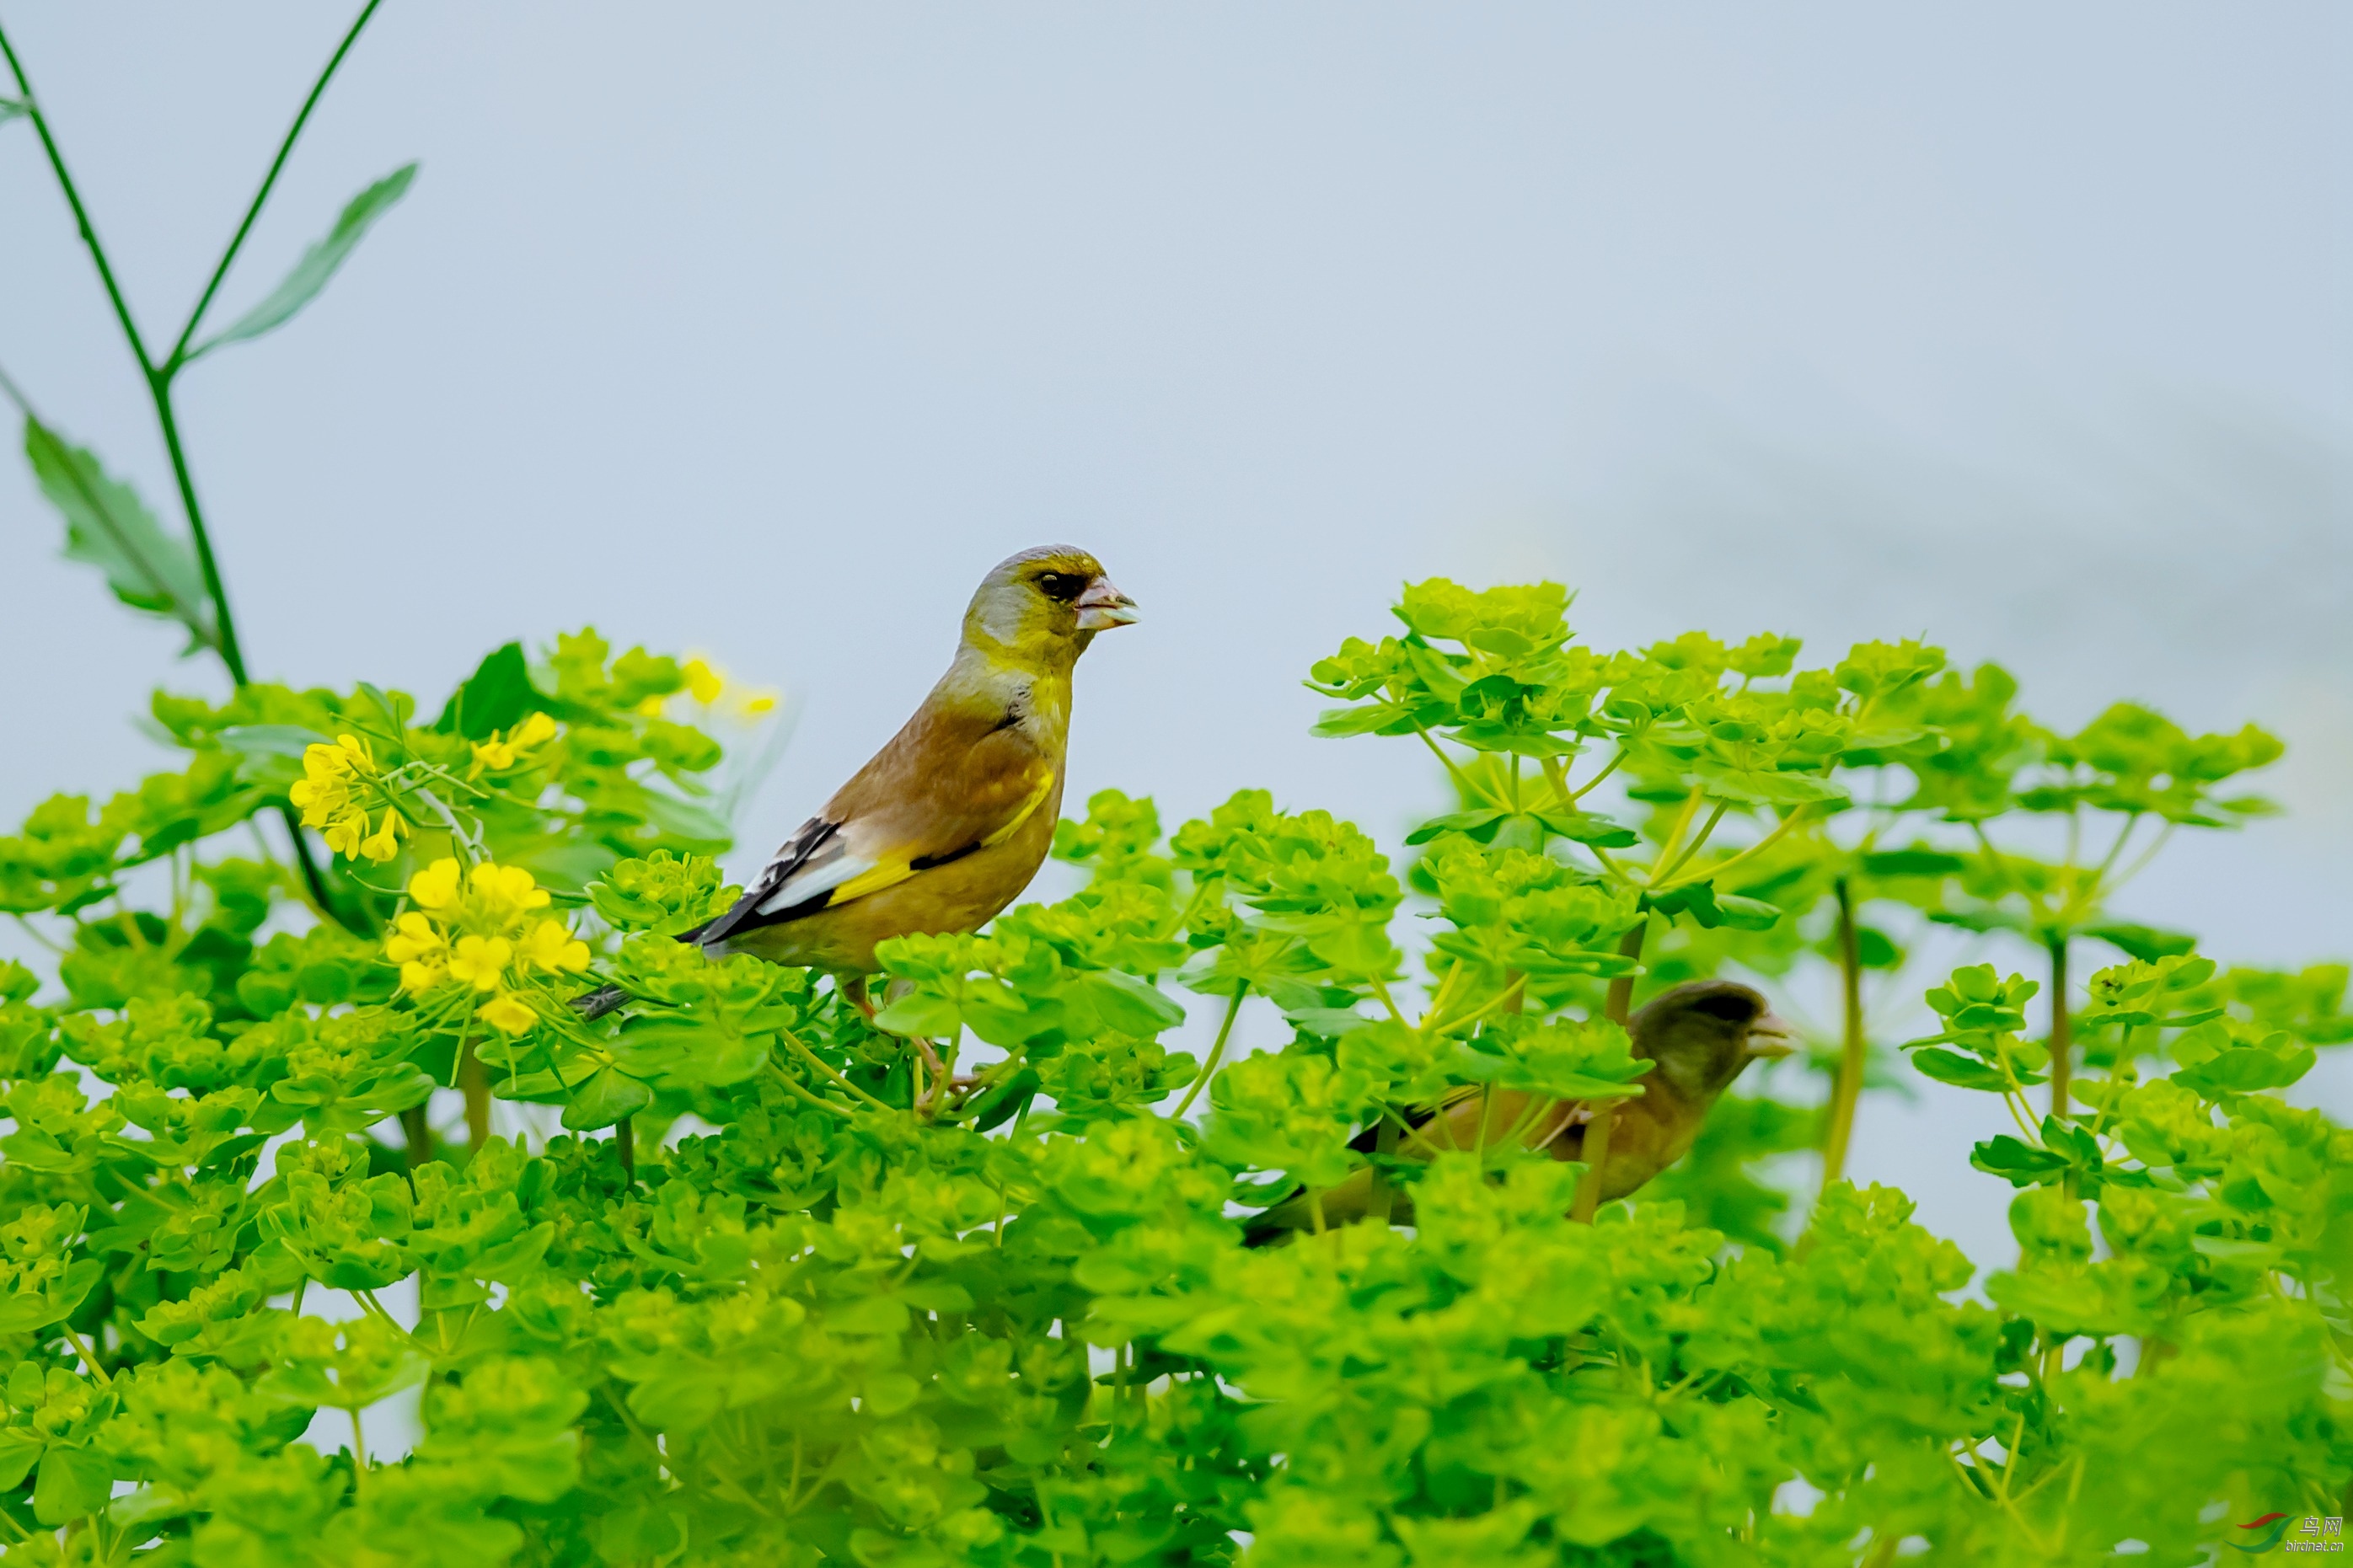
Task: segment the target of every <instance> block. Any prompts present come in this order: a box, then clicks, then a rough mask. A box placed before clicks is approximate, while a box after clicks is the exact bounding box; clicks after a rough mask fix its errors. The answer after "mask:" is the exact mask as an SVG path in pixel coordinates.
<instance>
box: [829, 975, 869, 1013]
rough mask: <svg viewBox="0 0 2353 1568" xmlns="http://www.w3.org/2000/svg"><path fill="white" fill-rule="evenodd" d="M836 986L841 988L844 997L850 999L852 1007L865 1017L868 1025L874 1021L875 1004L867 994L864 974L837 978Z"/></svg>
mask: <svg viewBox="0 0 2353 1568" xmlns="http://www.w3.org/2000/svg"><path fill="white" fill-rule="evenodd" d="M835 984H836V985H838V986H839V988H840V991H841V994H843V995H844V996H847V997H849V1001H850V1005H852V1006H854V1007H856V1008H857V1009H858V1010H859V1012H860V1013H861V1014H863V1015H865V1017H866V1021H867V1022H868V1023H870V1024H871V1023H872V1022H873V1021H874V1004H873V1003H872V1002H871V1000H869V999H868V997H867V994H866V976H864V975H863V974H849V975H840V976H837V977H836V979H835Z"/></svg>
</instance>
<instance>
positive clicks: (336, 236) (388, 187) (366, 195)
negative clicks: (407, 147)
mask: <svg viewBox="0 0 2353 1568" xmlns="http://www.w3.org/2000/svg"><path fill="white" fill-rule="evenodd" d="M416 178H417V165H416V164H414V163H405V164H403V165H401V166H400V167H399V168H397V169H395V170H394V171H393V172H392V173H391V174H386V175H385V177H384V178H383V179H381V180H378V181H377V182H376V183H375V184H372V185H370V186H369V187H368V188H367V189H366V190H364V191H362V192H361V193H360V194H359V195H356V196H353V198H352V199H351V202H350V203H349V205H346V206H345V207H344V208H343V215H342V216H340V217H338V218H336V219H335V226H334V227H332V228H331V229H329V230H328V231H327V237H325V238H324V239H322V240H320V241H318V242H317V243H315V244H313V245H312V246H311V247H310V248H309V249H308V250H305V251H304V252H303V253H302V259H301V260H300V261H297V262H296V263H295V264H294V269H293V270H292V271H290V272H289V273H287V274H286V276H285V277H284V278H283V279H280V282H279V285H278V287H277V288H275V289H271V290H270V291H269V293H268V294H267V295H265V296H263V298H262V300H261V302H260V303H259V304H257V305H255V306H254V307H253V308H252V309H251V310H248V311H246V313H245V314H244V315H242V316H239V317H238V318H237V320H236V321H233V322H231V323H230V324H229V325H228V326H227V328H226V329H224V330H223V331H218V332H216V333H214V334H213V335H212V336H211V337H209V338H206V340H205V341H204V342H201V343H198V344H197V345H196V346H195V348H194V349H192V350H190V351H189V353H188V358H189V359H190V360H191V361H195V360H199V359H202V358H203V357H204V356H205V355H206V354H208V353H212V352H213V350H215V349H216V348H219V347H220V346H221V345H222V344H224V343H235V342H244V341H245V340H247V339H248V338H258V337H259V336H261V335H262V334H263V333H264V332H269V331H276V330H277V329H278V328H280V327H282V326H284V325H285V324H286V323H287V322H288V321H291V320H293V318H294V314H295V312H296V311H298V310H301V308H302V307H303V306H305V305H307V304H309V303H310V302H311V300H313V299H314V298H316V297H317V295H318V292H319V290H320V289H324V288H325V287H326V286H327V279H330V278H332V277H333V276H334V275H335V269H336V268H339V267H341V266H342V265H343V262H344V260H345V258H348V257H349V256H350V255H351V253H352V250H353V247H356V246H357V245H358V244H359V242H360V239H361V237H363V236H364V235H365V234H366V233H367V231H368V226H369V225H371V224H373V223H375V220H376V219H378V218H380V217H382V216H384V215H385V212H386V211H388V210H389V209H390V208H391V206H392V204H393V203H395V202H396V201H398V200H400V198H401V197H402V196H404V195H406V194H407V193H408V186H409V182H410V181H412V180H414V179H416Z"/></svg>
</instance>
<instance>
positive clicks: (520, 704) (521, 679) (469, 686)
mask: <svg viewBox="0 0 2353 1568" xmlns="http://www.w3.org/2000/svg"><path fill="white" fill-rule="evenodd" d="M547 706H548V703H547V700H546V699H545V698H544V697H543V696H541V695H540V692H539V689H538V688H537V687H535V686H533V685H532V683H531V667H530V665H529V663H528V662H527V661H526V660H525V659H524V658H523V654H522V644H521V643H519V642H511V643H507V644H505V645H504V646H502V647H497V648H494V649H492V650H491V653H490V654H489V655H488V656H486V657H485V658H483V660H482V662H481V663H480V664H479V665H477V666H476V667H475V668H474V673H473V674H471V675H470V676H468V677H467V678H466V683H465V684H464V685H462V686H460V687H459V688H458V689H457V690H456V691H454V692H452V693H451V694H450V697H449V700H448V704H447V705H446V706H444V707H443V708H442V710H441V717H439V718H438V719H436V720H435V721H433V728H434V731H435V732H437V733H438V734H443V735H448V734H452V733H455V734H459V735H463V736H465V737H466V739H468V740H470V741H480V740H482V739H485V738H486V737H488V736H489V735H491V733H492V732H493V731H499V730H507V729H512V728H513V727H514V726H515V725H516V724H517V723H520V722H521V721H522V720H523V719H524V718H525V717H526V716H528V715H530V714H532V713H535V712H540V711H542V710H546V708H547Z"/></svg>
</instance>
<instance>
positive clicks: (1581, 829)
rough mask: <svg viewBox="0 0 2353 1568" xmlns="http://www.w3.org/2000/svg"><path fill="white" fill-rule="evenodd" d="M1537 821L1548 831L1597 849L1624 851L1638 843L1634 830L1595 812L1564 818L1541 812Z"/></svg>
mask: <svg viewBox="0 0 2353 1568" xmlns="http://www.w3.org/2000/svg"><path fill="white" fill-rule="evenodd" d="M1536 820H1537V821H1539V822H1541V823H1543V824H1544V825H1545V827H1546V830H1547V831H1549V832H1552V833H1556V834H1558V835H1559V836H1560V837H1563V838H1566V839H1568V840H1570V841H1571V842H1572V843H1577V844H1590V845H1593V846H1594V847H1597V848H1601V849H1624V848H1630V847H1632V846H1633V845H1634V844H1635V843H1637V842H1638V840H1637V839H1636V837H1635V836H1634V830H1633V829H1632V828H1630V827H1620V826H1619V825H1618V824H1616V823H1614V822H1612V821H1610V820H1609V818H1608V817H1606V816H1599V815H1598V814H1596V813H1594V812H1589V811H1581V812H1578V813H1577V815H1576V816H1562V815H1561V814H1560V813H1558V812H1553V811H1540V812H1538V813H1536Z"/></svg>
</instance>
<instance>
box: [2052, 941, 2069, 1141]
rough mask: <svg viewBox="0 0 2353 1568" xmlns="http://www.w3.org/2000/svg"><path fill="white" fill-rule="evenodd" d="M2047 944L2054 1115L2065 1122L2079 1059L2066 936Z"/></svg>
mask: <svg viewBox="0 0 2353 1568" xmlns="http://www.w3.org/2000/svg"><path fill="white" fill-rule="evenodd" d="M2046 945H2047V950H2048V952H2050V955H2051V1114H2052V1115H2053V1116H2055V1117H2057V1118H2058V1119H2059V1120H2060V1121H2066V1120H2067V1093H2068V1089H2069V1087H2070V1083H2069V1080H2070V1079H2071V1078H2072V1076H2073V1068H2074V1056H2075V1041H2074V1028H2073V1020H2072V1019H2071V1018H2070V1017H2069V1016H2068V1007H2067V936H2066V933H2065V932H2063V931H2059V932H2054V933H2052V936H2051V937H2050V939H2049V941H2048V942H2047V944H2046Z"/></svg>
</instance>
